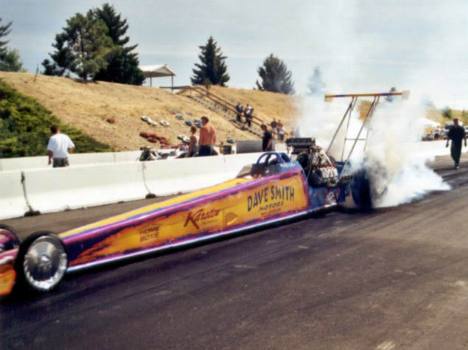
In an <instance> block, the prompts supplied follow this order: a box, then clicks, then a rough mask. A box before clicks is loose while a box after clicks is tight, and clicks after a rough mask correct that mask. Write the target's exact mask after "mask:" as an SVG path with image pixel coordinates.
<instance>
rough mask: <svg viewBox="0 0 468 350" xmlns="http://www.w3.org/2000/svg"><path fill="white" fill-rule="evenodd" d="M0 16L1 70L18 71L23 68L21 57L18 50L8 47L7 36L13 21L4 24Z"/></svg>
mask: <svg viewBox="0 0 468 350" xmlns="http://www.w3.org/2000/svg"><path fill="white" fill-rule="evenodd" d="M1 22H2V19H1V18H0V71H9V72H18V71H20V70H21V69H23V66H22V63H21V59H20V56H19V53H18V51H17V50H10V49H9V48H8V47H7V44H8V40H6V37H7V36H8V34H10V32H11V25H12V22H9V23H7V24H4V25H2V23H1Z"/></svg>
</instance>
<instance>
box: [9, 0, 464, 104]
mask: <svg viewBox="0 0 468 350" xmlns="http://www.w3.org/2000/svg"><path fill="white" fill-rule="evenodd" d="M104 2H105V1H98V0H80V1H73V0H0V8H1V11H0V17H1V18H2V19H3V21H4V22H9V21H13V31H12V33H11V34H10V37H9V39H10V43H9V45H10V47H11V48H15V49H18V50H19V53H20V55H21V58H22V60H23V63H24V66H25V68H26V69H27V70H29V71H31V72H34V71H35V70H36V67H37V66H38V65H40V63H41V62H42V60H43V59H44V58H46V57H47V56H48V53H49V52H51V51H52V47H51V44H52V42H53V40H54V36H55V34H57V33H58V32H60V31H61V28H62V27H63V26H64V25H65V21H66V19H67V18H69V17H71V16H73V15H74V14H75V13H76V12H85V11H87V10H88V9H90V8H93V7H98V6H100V5H101V4H102V3H104ZM108 2H109V3H111V4H113V5H114V7H115V8H116V9H117V11H119V12H121V13H122V15H123V16H124V17H125V18H127V19H128V22H129V25H130V28H129V36H130V38H131V42H132V43H136V44H138V48H137V50H138V53H139V55H140V63H141V64H162V63H165V64H168V65H169V66H170V67H172V68H173V69H174V70H175V72H176V74H177V76H176V78H175V83H176V84H178V85H182V84H187V83H189V81H190V76H191V74H192V68H193V65H194V63H195V62H197V60H198V58H197V56H198V53H199V49H198V46H199V45H202V44H204V43H205V42H206V41H207V39H208V37H209V36H210V35H212V36H213V37H214V38H215V40H216V41H217V42H218V44H219V45H220V46H221V48H222V50H223V53H224V54H225V55H226V56H227V57H228V58H227V65H228V72H229V74H230V76H231V80H230V81H229V82H228V85H229V86H233V87H241V88H253V87H254V86H255V81H256V80H257V79H258V74H257V69H258V67H259V66H260V65H261V64H262V62H263V60H264V59H265V57H267V56H268V55H269V54H270V53H274V54H275V55H277V56H278V57H280V58H281V59H283V60H284V61H285V63H286V64H287V66H288V68H289V69H290V70H291V71H292V73H293V80H294V82H295V87H296V91H297V92H298V93H300V94H302V93H305V92H306V90H307V81H308V78H309V77H310V75H311V74H312V72H313V70H314V68H315V67H320V69H321V71H322V75H323V80H324V82H325V84H326V90H327V92H337V93H338V92H363V91H387V90H389V89H390V87H392V86H395V87H397V88H398V89H401V90H406V89H409V90H411V93H412V95H415V96H419V97H423V98H425V99H428V100H430V101H432V102H433V103H435V104H436V105H437V106H439V107H444V106H447V105H448V106H451V107H452V108H466V109H468V95H467V93H466V91H468V90H467V89H466V85H467V83H468V1H466V0H445V1H440V0H301V1H298V0H275V1H271V0H236V1H233V0H229V1H228V0H133V1H131V0H114V1H108ZM153 82H154V81H153ZM168 83H169V82H168V81H164V80H161V81H160V82H159V84H160V85H167V84H168Z"/></svg>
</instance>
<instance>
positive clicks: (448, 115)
mask: <svg viewBox="0 0 468 350" xmlns="http://www.w3.org/2000/svg"><path fill="white" fill-rule="evenodd" d="M442 116H443V117H444V118H446V119H452V118H453V112H452V109H451V108H450V107H448V106H447V107H445V108H444V109H443V110H442Z"/></svg>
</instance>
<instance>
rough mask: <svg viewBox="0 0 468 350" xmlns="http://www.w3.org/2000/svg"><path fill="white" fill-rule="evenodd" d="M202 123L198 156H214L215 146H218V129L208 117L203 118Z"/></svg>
mask: <svg viewBox="0 0 468 350" xmlns="http://www.w3.org/2000/svg"><path fill="white" fill-rule="evenodd" d="M201 123H202V127H201V128H200V139H199V141H198V144H199V148H198V155H199V156H200V157H204V156H212V155H214V149H213V146H214V145H215V144H216V129H215V128H214V126H213V125H211V123H210V120H209V119H208V117H206V116H203V117H201Z"/></svg>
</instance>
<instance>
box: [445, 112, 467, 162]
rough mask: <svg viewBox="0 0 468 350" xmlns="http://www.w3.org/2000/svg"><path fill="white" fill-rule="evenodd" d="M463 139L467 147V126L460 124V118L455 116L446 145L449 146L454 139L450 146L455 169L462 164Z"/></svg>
mask: <svg viewBox="0 0 468 350" xmlns="http://www.w3.org/2000/svg"><path fill="white" fill-rule="evenodd" d="M462 140H464V143H465V147H466V134H465V128H464V127H463V126H461V125H460V124H459V122H458V118H454V119H453V125H452V127H451V128H450V130H449V132H448V134H447V144H446V145H445V147H448V146H449V141H452V146H451V147H450V155H451V156H452V159H453V162H454V165H455V169H458V168H459V165H460V156H461V149H462Z"/></svg>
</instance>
